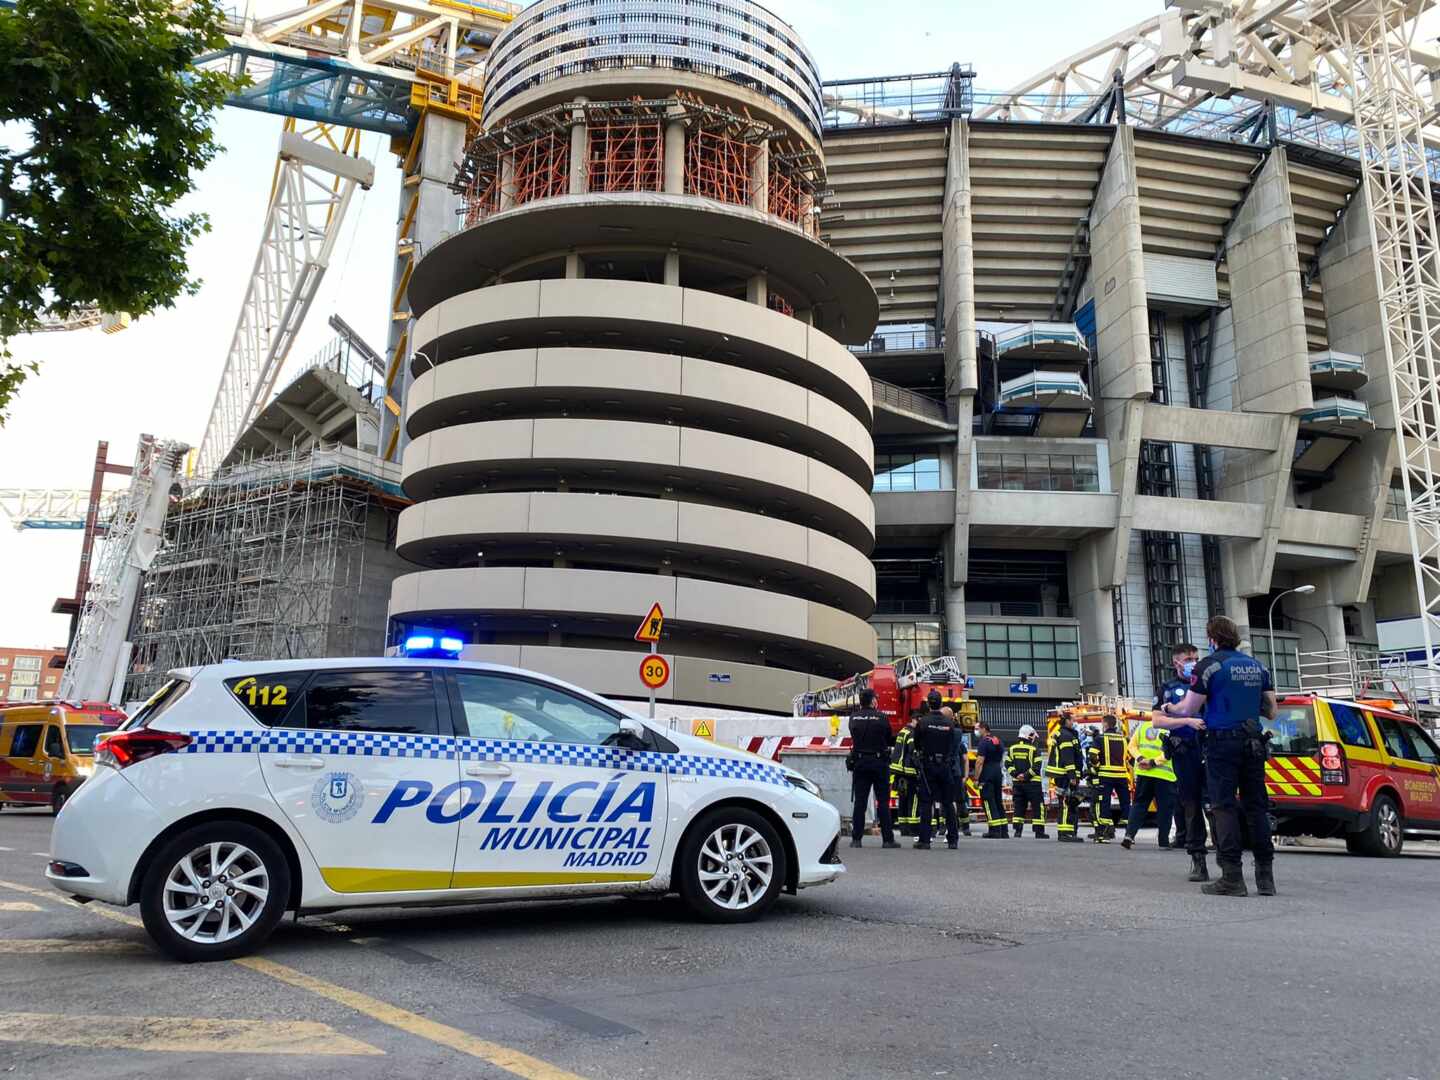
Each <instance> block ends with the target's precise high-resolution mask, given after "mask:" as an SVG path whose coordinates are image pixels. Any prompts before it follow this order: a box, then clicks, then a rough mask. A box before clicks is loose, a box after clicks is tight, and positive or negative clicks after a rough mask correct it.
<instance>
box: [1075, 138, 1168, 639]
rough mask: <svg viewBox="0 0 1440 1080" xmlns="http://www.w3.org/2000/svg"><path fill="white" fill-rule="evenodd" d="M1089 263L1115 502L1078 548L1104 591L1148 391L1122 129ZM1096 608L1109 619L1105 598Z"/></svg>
mask: <svg viewBox="0 0 1440 1080" xmlns="http://www.w3.org/2000/svg"><path fill="white" fill-rule="evenodd" d="M1090 258H1091V263H1090V280H1091V284H1092V291H1093V293H1094V296H1095V337H1096V357H1095V366H1094V371H1095V383H1096V385H1095V386H1094V387H1092V388H1091V389H1092V393H1093V394H1094V396H1095V399H1096V406H1097V416H1096V419H1097V427H1098V428H1099V431H1100V434H1101V435H1102V436H1103V437H1104V438H1105V440H1106V442H1107V444H1108V445H1107V449H1108V452H1109V455H1110V490H1111V491H1113V492H1115V494H1116V495H1117V496H1118V499H1117V503H1116V509H1117V513H1116V524H1115V528H1114V529H1113V530H1110V531H1109V532H1105V533H1100V534H1099V535H1098V536H1096V537H1095V538H1093V540H1087V541H1085V542H1084V543H1085V544H1093V545H1094V548H1095V550H1094V552H1093V555H1092V556H1091V557H1092V558H1093V559H1094V562H1095V571H1096V573H1097V574H1098V575H1099V579H1098V582H1099V587H1100V588H1103V589H1107V590H1108V589H1113V588H1117V587H1119V586H1121V585H1123V584H1124V582H1125V572H1126V563H1127V561H1128V558H1129V551H1130V532H1131V524H1132V522H1133V521H1134V517H1135V495H1136V488H1137V485H1138V482H1139V473H1140V441H1141V433H1142V429H1143V423H1144V407H1145V402H1146V401H1148V400H1149V398H1150V394H1151V392H1152V390H1153V385H1152V383H1151V379H1150V321H1149V307H1148V306H1147V304H1146V300H1145V260H1144V254H1143V249H1142V247H1141V234H1140V187H1139V183H1138V181H1137V180H1136V176H1135V133H1134V129H1132V128H1129V127H1125V126H1123V125H1122V126H1121V127H1119V128H1117V129H1116V131H1115V138H1114V140H1113V141H1112V142H1111V144H1110V153H1109V155H1108V156H1107V158H1106V161H1105V171H1104V172H1103V173H1102V174H1101V178H1100V184H1099V187H1098V188H1097V189H1096V192H1095V201H1094V204H1093V205H1092V208H1091V211H1090ZM1097 602H1098V601H1097ZM1103 606H1104V608H1105V618H1107V619H1108V618H1109V617H1110V614H1109V612H1110V607H1109V598H1108V596H1107V597H1106V602H1105V604H1104V605H1103ZM1113 636H1114V631H1113V629H1112V630H1111V637H1112V639H1113Z"/></svg>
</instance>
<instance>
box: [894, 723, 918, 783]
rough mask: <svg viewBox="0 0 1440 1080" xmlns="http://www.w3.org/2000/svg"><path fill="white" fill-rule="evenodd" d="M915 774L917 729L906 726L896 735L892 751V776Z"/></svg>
mask: <svg viewBox="0 0 1440 1080" xmlns="http://www.w3.org/2000/svg"><path fill="white" fill-rule="evenodd" d="M915 774H916V770H915V729H914V728H913V727H911V726H910V725H909V724H906V725H905V726H904V727H903V728H901V729H900V730H899V731H898V732H897V733H896V735H895V745H894V746H893V747H891V749H890V775H891V776H914V775H915Z"/></svg>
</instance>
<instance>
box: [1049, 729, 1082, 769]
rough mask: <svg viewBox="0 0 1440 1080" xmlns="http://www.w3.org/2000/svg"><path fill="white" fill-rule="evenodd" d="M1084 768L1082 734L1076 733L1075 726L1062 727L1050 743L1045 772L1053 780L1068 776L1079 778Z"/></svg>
mask: <svg viewBox="0 0 1440 1080" xmlns="http://www.w3.org/2000/svg"><path fill="white" fill-rule="evenodd" d="M1083 770H1084V763H1083V760H1082V758H1081V755H1080V736H1079V735H1076V734H1075V729H1074V728H1064V727H1062V728H1061V729H1060V730H1059V731H1057V732H1056V733H1055V741H1054V742H1052V743H1051V744H1050V758H1049V760H1048V761H1047V762H1046V764H1045V772H1046V774H1047V775H1049V777H1050V778H1051V779H1052V780H1059V779H1061V778H1063V777H1067V776H1068V777H1072V778H1078V777H1079V776H1080V773H1081V772H1082V771H1083Z"/></svg>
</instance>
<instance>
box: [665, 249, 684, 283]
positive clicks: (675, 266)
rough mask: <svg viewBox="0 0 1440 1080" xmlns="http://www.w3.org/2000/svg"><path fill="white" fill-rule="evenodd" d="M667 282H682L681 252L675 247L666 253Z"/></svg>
mask: <svg viewBox="0 0 1440 1080" xmlns="http://www.w3.org/2000/svg"><path fill="white" fill-rule="evenodd" d="M665 284H666V285H679V284H680V253H679V252H678V251H675V250H674V249H673V248H672V249H671V250H670V251H667V252H666V253H665Z"/></svg>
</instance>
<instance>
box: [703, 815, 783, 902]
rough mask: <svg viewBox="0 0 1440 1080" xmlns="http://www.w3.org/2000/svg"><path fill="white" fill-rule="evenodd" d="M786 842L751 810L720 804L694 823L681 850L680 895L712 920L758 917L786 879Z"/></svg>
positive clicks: (777, 894) (773, 900)
mask: <svg viewBox="0 0 1440 1080" xmlns="http://www.w3.org/2000/svg"><path fill="white" fill-rule="evenodd" d="M786 870H787V868H786V865H785V847H784V845H783V844H782V843H781V842H780V837H779V836H778V835H776V832H775V829H774V827H773V826H772V825H771V824H770V823H769V822H768V821H766V820H765V819H764V818H763V817H761V816H760V815H759V814H757V813H755V812H754V811H753V810H746V809H743V808H741V807H722V808H720V809H719V810H713V811H711V812H710V813H708V814H706V815H705V816H704V817H702V818H701V819H700V820H699V821H698V822H696V824H695V827H694V828H693V829H691V830H690V833H689V834H688V835H687V836H686V838H685V844H684V847H683V849H682V850H681V852H680V875H679V876H680V882H679V884H680V895H681V897H683V898H684V900H685V903H687V904H688V905H689V906H690V908H691V910H693V911H694V912H695V913H696V914H697V915H699V916H700V917H701V918H703V919H705V920H706V921H708V922H719V923H739V922H750V921H751V920H753V919H758V918H759V917H760V916H761V915H763V914H765V912H766V911H768V910H769V909H770V906H771V905H772V904H774V903H775V898H776V897H777V896H779V895H780V888H781V886H782V885H783V884H784V883H785V874H786Z"/></svg>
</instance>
